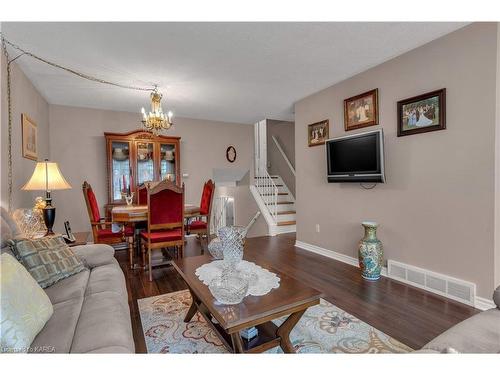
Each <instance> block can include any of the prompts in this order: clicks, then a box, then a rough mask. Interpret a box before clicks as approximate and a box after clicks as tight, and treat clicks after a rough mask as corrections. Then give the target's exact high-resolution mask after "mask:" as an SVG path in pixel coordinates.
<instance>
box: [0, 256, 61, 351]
mask: <svg viewBox="0 0 500 375" xmlns="http://www.w3.org/2000/svg"><path fill="white" fill-rule="evenodd" d="M0 259H1V262H0V286H1V288H0V289H1V304H0V306H1V307H0V343H1V348H2V352H9V351H13V352H19V351H21V352H23V351H27V350H28V348H29V346H30V344H31V343H32V341H33V339H34V338H35V336H36V335H37V334H38V333H39V332H40V330H42V328H43V327H44V325H45V323H47V321H48V320H49V318H50V317H51V316H52V314H53V311H54V310H53V308H52V303H51V302H50V300H49V297H48V296H47V294H46V293H45V292H44V291H43V289H42V288H41V287H40V286H39V285H38V284H37V282H36V281H35V279H33V277H32V276H31V275H30V274H29V273H28V271H26V269H25V268H24V267H23V266H22V265H21V264H20V263H19V262H18V261H17V260H16V259H14V258H13V257H12V256H11V255H9V254H2V255H1V256H0Z"/></svg>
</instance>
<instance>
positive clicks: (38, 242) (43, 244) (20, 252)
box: [11, 236, 85, 288]
mask: <svg viewBox="0 0 500 375" xmlns="http://www.w3.org/2000/svg"><path fill="white" fill-rule="evenodd" d="M11 248H12V252H13V253H14V254H15V255H16V257H17V259H18V260H19V261H20V262H21V263H22V264H23V265H24V267H26V269H27V270H28V271H29V273H30V274H31V276H33V278H34V279H35V280H36V281H37V282H38V284H40V286H41V287H42V288H47V287H48V286H51V285H52V284H55V283H56V282H58V281H59V280H62V279H64V278H66V277H69V276H71V275H74V274H76V273H78V272H81V271H83V270H84V269H85V265H84V264H83V263H82V262H81V261H80V259H79V258H78V257H77V256H76V255H75V253H74V252H73V251H72V250H71V249H70V248H69V247H68V245H67V244H66V242H64V239H63V238H62V237H61V236H56V237H43V238H38V239H21V240H13V241H11Z"/></svg>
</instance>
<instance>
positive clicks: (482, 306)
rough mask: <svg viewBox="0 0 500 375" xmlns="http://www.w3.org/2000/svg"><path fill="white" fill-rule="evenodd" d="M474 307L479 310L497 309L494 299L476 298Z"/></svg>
mask: <svg viewBox="0 0 500 375" xmlns="http://www.w3.org/2000/svg"><path fill="white" fill-rule="evenodd" d="M474 307H475V308H476V309H479V310H483V311H484V310H489V309H493V308H495V307H496V305H495V302H493V300H492V299H487V298H483V297H478V296H476V298H475V300H474Z"/></svg>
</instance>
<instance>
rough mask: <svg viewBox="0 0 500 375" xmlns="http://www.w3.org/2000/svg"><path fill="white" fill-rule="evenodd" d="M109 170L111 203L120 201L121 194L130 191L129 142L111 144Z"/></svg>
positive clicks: (121, 198)
mask: <svg viewBox="0 0 500 375" xmlns="http://www.w3.org/2000/svg"><path fill="white" fill-rule="evenodd" d="M111 170H112V189H111V191H112V194H113V201H121V200H123V197H122V193H125V192H127V191H128V190H129V189H131V186H130V183H131V181H132V179H131V177H130V172H131V170H130V144H129V142H117V141H113V142H111Z"/></svg>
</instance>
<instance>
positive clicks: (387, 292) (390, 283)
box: [116, 234, 479, 353]
mask: <svg viewBox="0 0 500 375" xmlns="http://www.w3.org/2000/svg"><path fill="white" fill-rule="evenodd" d="M294 243H295V234H282V235H279V236H276V237H257V238H250V239H247V243H246V251H247V249H248V250H249V251H247V255H248V256H245V258H246V259H249V260H251V261H257V262H259V257H260V254H265V257H264V256H262V258H261V259H262V260H261V263H260V264H261V265H263V266H265V264H263V263H262V262H264V263H266V262H267V263H269V264H270V265H272V267H274V268H275V269H277V270H279V271H281V272H284V273H287V274H288V275H289V276H292V277H294V278H296V279H299V280H301V281H302V282H305V283H306V284H308V285H310V286H312V287H313V288H316V289H318V290H319V291H321V292H322V293H324V295H325V299H326V300H327V301H329V302H331V303H333V304H334V305H336V306H338V307H340V308H341V309H343V310H345V311H347V312H348V313H350V314H352V315H354V316H356V317H358V318H359V319H361V320H363V321H365V322H366V323H368V324H370V325H372V326H373V327H375V328H377V329H379V330H381V331H382V332H384V333H386V334H388V335H390V336H392V337H394V338H395V339H397V340H399V341H401V342H402V343H404V344H406V345H408V346H410V347H412V348H414V349H419V348H421V347H422V346H423V345H425V344H426V343H427V342H429V341H430V340H432V339H433V338H434V337H436V336H437V335H439V334H440V333H442V332H444V331H445V330H447V329H448V328H450V327H451V326H453V325H454V324H456V323H458V322H460V321H462V320H464V319H466V318H468V317H470V316H472V315H474V314H476V313H478V312H479V310H476V309H474V308H472V307H469V306H466V305H464V304H461V303H458V302H455V301H452V300H449V299H446V298H443V297H440V296H437V295H435V294H432V293H429V292H426V291H423V290H421V289H417V288H414V287H411V286H408V285H406V284H403V283H399V282H397V281H394V280H391V279H388V278H385V277H382V278H381V279H380V280H379V281H377V282H370V281H365V280H364V279H363V278H362V277H361V276H360V272H359V269H358V268H356V267H353V266H351V265H348V264H345V263H341V262H338V261H336V260H333V259H329V258H326V257H323V256H320V255H316V254H313V253H310V252H308V251H306V250H302V249H300V248H297V247H295V246H294ZM200 249H201V248H200V244H199V242H198V241H197V240H196V239H195V238H193V237H190V238H188V243H187V246H186V249H185V256H195V255H199V254H200ZM156 254H157V255H160V252H156ZM160 256H161V255H160ZM116 257H117V259H118V261H119V263H120V265H121V267H122V269H123V271H124V273H125V278H126V281H127V289H128V294H129V305H130V311H131V316H132V328H133V333H134V341H135V347H136V351H137V352H138V353H146V345H145V342H144V335H143V332H142V326H141V320H140V316H139V310H138V306H137V300H138V299H140V298H146V297H151V296H155V295H160V294H165V293H170V292H174V291H177V290H182V289H186V285H185V284H184V281H183V280H182V279H181V277H180V276H179V274H177V272H176V271H175V270H174V268H173V267H172V266H168V267H163V268H157V269H155V270H153V282H149V280H148V275H147V273H146V272H144V271H142V270H130V269H129V268H128V258H127V253H126V251H118V252H117V253H116ZM264 258H265V260H264Z"/></svg>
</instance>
